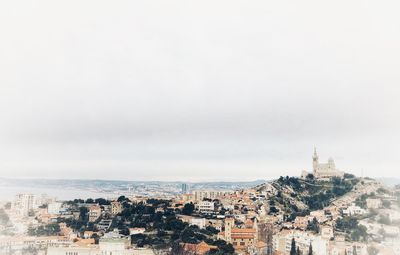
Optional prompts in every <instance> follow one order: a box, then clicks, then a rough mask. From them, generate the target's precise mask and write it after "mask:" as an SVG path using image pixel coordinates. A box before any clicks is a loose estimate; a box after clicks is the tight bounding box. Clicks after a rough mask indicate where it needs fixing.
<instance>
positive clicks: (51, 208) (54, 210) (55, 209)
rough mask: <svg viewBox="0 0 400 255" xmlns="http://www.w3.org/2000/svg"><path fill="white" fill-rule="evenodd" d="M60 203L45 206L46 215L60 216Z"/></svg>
mask: <svg viewBox="0 0 400 255" xmlns="http://www.w3.org/2000/svg"><path fill="white" fill-rule="evenodd" d="M61 206H62V203H61V202H54V203H50V204H48V205H47V213H49V214H60V212H61Z"/></svg>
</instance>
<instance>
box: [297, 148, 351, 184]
mask: <svg viewBox="0 0 400 255" xmlns="http://www.w3.org/2000/svg"><path fill="white" fill-rule="evenodd" d="M312 159H313V172H312V174H313V175H314V177H315V178H317V179H329V178H332V177H339V178H342V177H343V176H344V172H342V171H339V170H337V169H336V166H335V161H333V159H332V158H329V159H328V162H327V163H320V162H319V158H318V154H317V150H316V149H315V148H314V155H313V157H312ZM307 174H308V173H307V172H305V171H304V172H303V173H302V178H305V177H306V176H307Z"/></svg>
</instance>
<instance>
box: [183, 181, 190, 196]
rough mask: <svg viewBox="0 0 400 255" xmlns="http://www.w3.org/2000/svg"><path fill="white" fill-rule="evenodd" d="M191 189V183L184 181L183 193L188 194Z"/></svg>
mask: <svg viewBox="0 0 400 255" xmlns="http://www.w3.org/2000/svg"><path fill="white" fill-rule="evenodd" d="M188 191H189V185H188V184H187V183H182V186H181V192H182V194H186V193H188Z"/></svg>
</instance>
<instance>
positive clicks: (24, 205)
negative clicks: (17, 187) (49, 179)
mask: <svg viewBox="0 0 400 255" xmlns="http://www.w3.org/2000/svg"><path fill="white" fill-rule="evenodd" d="M36 200H37V196H36V195H34V194H29V193H25V194H17V195H16V196H15V199H14V202H13V203H12V209H13V210H14V211H15V212H16V213H17V214H19V215H21V216H28V215H29V212H30V211H31V210H34V209H37V208H38V206H37V202H36Z"/></svg>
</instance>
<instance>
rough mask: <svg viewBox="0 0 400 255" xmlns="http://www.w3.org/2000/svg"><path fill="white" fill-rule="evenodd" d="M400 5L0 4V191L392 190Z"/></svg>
mask: <svg viewBox="0 0 400 255" xmlns="http://www.w3.org/2000/svg"><path fill="white" fill-rule="evenodd" d="M399 9H400V2H399V1H398V0H387V1H367V0H355V1H348V0H337V1H321V0H316V1H307V0H306V1H287V0H279V1H265V0H262V1H247V0H246V1H232V0H229V1H215V0H212V1H207V0H202V1H187V0H182V1H176V0H172V1H164V0H160V1H157V0H156V1H99V0H96V1H85V0H79V1H71V0H70V1H54V0H51V1H2V2H1V3H0V176H1V177H17V178H31V177H34V178H101V179H126V180H187V181H197V180H252V179H266V178H272V177H277V176H279V175H299V174H300V172H301V170H303V169H306V170H311V166H312V164H311V155H312V151H313V147H314V146H317V149H318V151H319V154H320V159H321V160H322V161H325V160H327V159H328V157H333V158H334V159H335V161H336V165H337V167H338V168H339V169H341V170H344V171H348V172H352V173H355V174H357V175H359V174H361V171H362V170H363V171H364V175H370V176H399V172H398V171H399V165H400V156H399V143H400V133H399V130H400V129H399V128H400V103H399V96H400V33H399V31H400V15H399V13H398V11H399Z"/></svg>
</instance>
